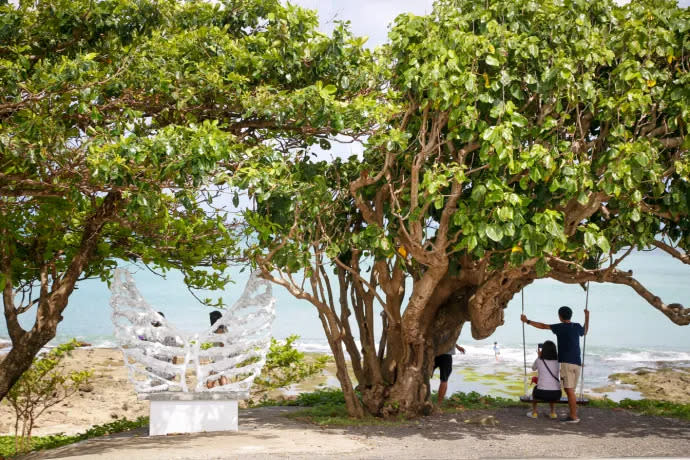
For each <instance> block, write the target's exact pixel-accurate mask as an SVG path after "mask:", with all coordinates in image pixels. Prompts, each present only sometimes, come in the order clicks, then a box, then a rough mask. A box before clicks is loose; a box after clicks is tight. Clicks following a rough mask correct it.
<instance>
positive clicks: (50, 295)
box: [0, 0, 372, 396]
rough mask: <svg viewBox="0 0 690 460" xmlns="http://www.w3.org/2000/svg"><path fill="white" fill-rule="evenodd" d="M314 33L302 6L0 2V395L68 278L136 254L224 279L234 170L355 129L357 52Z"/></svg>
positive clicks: (203, 277)
mask: <svg viewBox="0 0 690 460" xmlns="http://www.w3.org/2000/svg"><path fill="white" fill-rule="evenodd" d="M316 27H317V19H316V14H315V12H313V11H308V10H304V9H301V8H298V7H294V6H290V5H287V6H283V5H281V3H280V2H279V1H278V0H227V1H221V2H213V3H211V2H204V1H198V2H197V1H193V2H178V1H174V0H104V1H99V2H92V1H87V0H77V1H72V0H58V1H38V2H33V1H31V2H29V1H21V2H19V5H18V6H15V5H2V6H0V63H1V64H0V200H1V201H0V213H1V214H2V216H1V219H2V222H3V224H2V228H1V229H0V284H1V285H2V287H3V294H4V295H3V303H4V314H5V320H6V322H7V326H8V331H9V333H10V338H11V340H12V344H13V346H12V350H11V351H10V353H9V355H8V356H7V357H6V358H5V359H4V360H3V362H2V363H1V364H0V368H1V369H2V372H0V375H1V377H0V396H4V395H5V394H6V393H7V390H8V389H9V387H10V386H11V384H12V382H14V381H15V380H16V379H17V378H18V376H19V375H20V374H21V371H23V370H24V369H26V367H27V366H28V365H29V364H30V363H31V359H32V358H33V356H34V355H35V354H36V352H38V350H39V349H40V348H41V347H42V346H43V345H45V343H47V342H48V341H49V340H50V339H51V338H52V337H54V335H55V330H56V327H57V324H58V323H59V321H60V320H61V312H62V311H63V310H64V309H65V308H66V306H67V303H68V298H69V296H70V294H71V293H72V291H73V289H74V287H75V285H76V284H77V283H78V281H80V280H82V279H84V278H90V277H100V278H102V279H104V280H106V279H108V278H109V276H110V272H111V269H112V268H113V267H114V266H115V265H116V263H117V261H118V260H120V259H136V260H140V261H143V262H144V263H146V264H150V265H152V266H155V267H159V268H162V269H164V270H166V269H171V268H175V269H179V270H182V271H183V273H184V274H185V282H186V283H187V284H188V285H189V286H190V287H193V288H218V287H221V286H223V285H224V283H225V282H226V281H227V277H226V275H225V274H224V273H223V271H224V269H225V268H226V267H227V263H228V258H229V257H230V256H232V255H233V254H234V253H235V251H236V242H235V240H234V239H232V238H231V235H230V233H229V232H228V229H227V228H226V225H225V223H226V221H227V218H226V211H225V210H224V209H222V207H220V205H222V203H223V198H224V196H225V195H227V194H228V193H229V192H228V186H227V185H226V183H227V181H228V178H229V177H231V176H232V175H233V174H234V170H235V169H236V168H237V167H238V166H239V165H241V164H242V162H243V161H245V160H246V159H247V158H252V157H254V156H256V157H261V156H262V155H264V154H265V153H266V152H271V151H273V149H274V148H275V149H280V148H284V149H287V148H293V147H296V146H301V145H309V144H310V143H315V142H319V140H321V138H324V137H326V136H327V135H329V134H330V133H331V132H333V131H343V132H347V131H348V129H350V128H347V129H346V128H344V126H345V124H346V123H347V125H348V126H352V127H355V128H356V127H357V126H360V125H361V124H362V123H368V121H367V119H366V118H363V117H361V116H358V115H357V112H358V110H359V111H362V110H364V109H363V108H365V107H366V106H371V105H372V104H371V103H370V102H367V96H366V94H367V91H368V90H367V88H368V87H369V86H370V84H371V82H370V79H371V77H370V75H371V73H370V72H367V71H366V66H365V65H360V61H362V62H364V61H366V59H367V56H368V54H369V52H368V51H366V50H364V49H363V48H362V44H363V41H362V40H361V39H357V38H354V37H352V36H351V35H350V33H349V31H348V30H347V27H346V26H345V25H340V26H338V27H337V28H336V30H335V31H334V32H333V34H332V36H330V37H329V36H326V35H323V34H321V33H319V32H318V31H317V29H316ZM336 85H338V87H340V88H341V90H340V91H339V92H338V94H335V93H336V91H338V90H337V88H336ZM346 101H347V104H346ZM355 118H357V119H358V120H359V121H357V120H356V119H355ZM322 142H325V140H323V141H322ZM225 201H226V202H227V201H229V200H228V199H226V200H225ZM219 203H220V204H219ZM31 306H36V314H35V323H34V325H33V327H32V328H31V329H30V330H24V329H23V328H22V327H21V326H20V324H19V322H18V316H19V315H21V314H27V312H28V311H33V310H29V309H30V308H31Z"/></svg>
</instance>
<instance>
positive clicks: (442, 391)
mask: <svg viewBox="0 0 690 460" xmlns="http://www.w3.org/2000/svg"><path fill="white" fill-rule="evenodd" d="M447 389H448V382H441V383H440V384H439V386H438V405H439V406H440V405H441V403H442V402H443V398H445V397H446V390H447Z"/></svg>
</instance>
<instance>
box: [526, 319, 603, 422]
mask: <svg viewBox="0 0 690 460" xmlns="http://www.w3.org/2000/svg"><path fill="white" fill-rule="evenodd" d="M572 317H573V310H572V309H571V308H570V307H565V306H563V307H561V308H559V309H558V319H559V320H560V323H557V324H551V325H549V324H544V323H539V322H537V321H531V320H529V319H527V316H525V315H524V314H523V315H522V316H520V320H521V321H522V322H523V323H527V324H529V325H530V326H534V327H536V328H537V329H550V330H551V332H553V333H554V334H556V340H557V341H558V362H559V363H560V364H561V382H563V389H564V390H565V394H566V395H568V407H569V409H570V414H569V415H568V417H566V418H564V419H561V422H566V423H579V422H580V419H579V418H578V417H577V398H576V396H575V387H576V386H577V380H578V378H579V377H580V372H581V369H580V366H582V361H581V358H580V356H581V353H580V337H582V336H584V335H585V334H587V331H588V330H589V310H587V308H585V326H584V327H582V325H581V324H580V323H573V322H571V321H570V319H571V318H572Z"/></svg>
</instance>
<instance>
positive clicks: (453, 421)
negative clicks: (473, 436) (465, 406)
mask: <svg viewBox="0 0 690 460" xmlns="http://www.w3.org/2000/svg"><path fill="white" fill-rule="evenodd" d="M448 421H449V422H450V423H458V420H457V419H454V418H452V419H450V420H448Z"/></svg>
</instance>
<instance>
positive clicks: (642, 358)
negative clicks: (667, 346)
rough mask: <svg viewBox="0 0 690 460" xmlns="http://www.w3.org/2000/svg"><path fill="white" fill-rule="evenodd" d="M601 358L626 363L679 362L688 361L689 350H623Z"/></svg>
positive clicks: (689, 357)
mask: <svg viewBox="0 0 690 460" xmlns="http://www.w3.org/2000/svg"><path fill="white" fill-rule="evenodd" d="M602 360H603V361H614V362H626V363H630V362H633V363H649V362H656V361H669V362H679V361H690V352H685V351H659V350H653V351H651V350H641V351H624V352H620V353H614V354H611V355H609V356H602Z"/></svg>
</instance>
